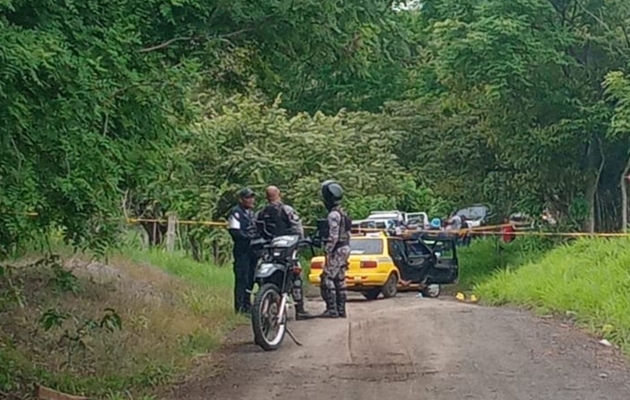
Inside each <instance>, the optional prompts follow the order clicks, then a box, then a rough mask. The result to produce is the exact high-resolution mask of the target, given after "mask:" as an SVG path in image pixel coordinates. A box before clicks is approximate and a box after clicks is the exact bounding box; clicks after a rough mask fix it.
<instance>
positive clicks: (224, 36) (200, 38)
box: [138, 28, 252, 53]
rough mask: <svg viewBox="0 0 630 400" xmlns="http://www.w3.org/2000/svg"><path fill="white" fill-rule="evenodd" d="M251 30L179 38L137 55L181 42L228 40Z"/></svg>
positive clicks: (143, 50)
mask: <svg viewBox="0 0 630 400" xmlns="http://www.w3.org/2000/svg"><path fill="white" fill-rule="evenodd" d="M251 30H252V29H251V28H246V29H240V30H238V31H234V32H231V33H226V34H224V35H218V36H181V37H176V38H173V39H169V40H167V41H166V42H163V43H160V44H156V45H155V46H151V47H145V48H143V49H140V50H138V52H139V53H149V52H151V51H156V50H161V49H164V48H166V47H168V46H170V45H172V44H173V43H176V42H182V41H187V42H189V41H201V40H204V39H205V40H212V39H229V38H231V37H234V36H238V35H240V34H242V33H245V32H249V31H251Z"/></svg>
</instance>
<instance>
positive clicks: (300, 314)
mask: <svg viewBox="0 0 630 400" xmlns="http://www.w3.org/2000/svg"><path fill="white" fill-rule="evenodd" d="M311 318H313V316H312V315H311V314H309V313H308V311H306V310H305V309H304V303H303V302H299V303H296V304H295V320H296V321H303V320H305V319H311Z"/></svg>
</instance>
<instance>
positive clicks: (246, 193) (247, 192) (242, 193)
mask: <svg viewBox="0 0 630 400" xmlns="http://www.w3.org/2000/svg"><path fill="white" fill-rule="evenodd" d="M238 197H239V198H241V199H249V198H251V197H256V193H254V191H253V190H251V189H250V188H243V189H241V190H239V192H238Z"/></svg>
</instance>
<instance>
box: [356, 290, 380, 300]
mask: <svg viewBox="0 0 630 400" xmlns="http://www.w3.org/2000/svg"><path fill="white" fill-rule="evenodd" d="M361 294H362V295H363V297H365V298H366V299H367V300H376V299H377V298H378V295H379V294H381V288H374V289H370V290H367V291H365V292H361Z"/></svg>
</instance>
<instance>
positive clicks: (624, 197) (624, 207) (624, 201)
mask: <svg viewBox="0 0 630 400" xmlns="http://www.w3.org/2000/svg"><path fill="white" fill-rule="evenodd" d="M629 171H630V157H629V158H628V161H627V162H626V168H624V170H623V173H622V174H621V179H620V180H619V183H620V186H621V224H622V225H621V230H622V232H623V233H627V232H628V188H627V183H626V182H627V178H626V177H627V176H628V172H629Z"/></svg>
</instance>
